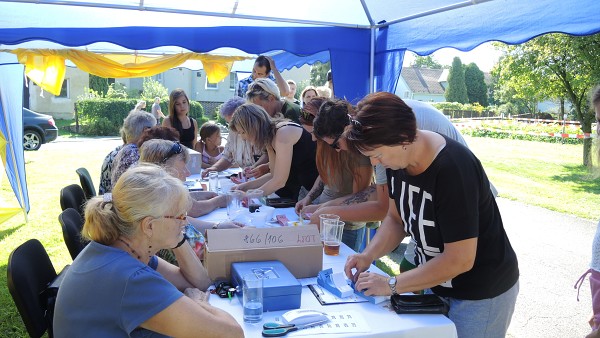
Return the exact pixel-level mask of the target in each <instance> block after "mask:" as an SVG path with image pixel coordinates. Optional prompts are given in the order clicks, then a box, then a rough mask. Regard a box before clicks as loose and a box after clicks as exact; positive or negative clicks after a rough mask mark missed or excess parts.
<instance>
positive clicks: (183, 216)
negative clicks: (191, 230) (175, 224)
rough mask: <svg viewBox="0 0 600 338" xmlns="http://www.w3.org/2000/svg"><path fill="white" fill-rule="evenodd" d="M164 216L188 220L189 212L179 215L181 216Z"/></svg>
mask: <svg viewBox="0 0 600 338" xmlns="http://www.w3.org/2000/svg"><path fill="white" fill-rule="evenodd" d="M162 218H168V219H178V220H180V221H186V220H187V213H185V214H183V215H179V216H162Z"/></svg>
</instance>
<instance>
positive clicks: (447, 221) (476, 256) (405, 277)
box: [345, 92, 519, 337]
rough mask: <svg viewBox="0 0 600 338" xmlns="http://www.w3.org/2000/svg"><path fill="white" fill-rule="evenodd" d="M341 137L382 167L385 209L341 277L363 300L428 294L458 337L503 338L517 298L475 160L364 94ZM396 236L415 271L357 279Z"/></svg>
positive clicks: (387, 98)
mask: <svg viewBox="0 0 600 338" xmlns="http://www.w3.org/2000/svg"><path fill="white" fill-rule="evenodd" d="M345 135H346V136H347V137H346V139H347V141H348V142H349V143H350V145H351V146H352V147H354V148H355V149H357V150H358V151H360V152H361V153H362V154H363V155H365V156H368V157H369V158H370V159H371V163H372V164H373V165H376V164H381V165H383V166H384V167H385V168H387V171H386V174H387V180H388V184H387V185H388V187H389V208H388V211H387V215H386V216H385V218H384V220H383V222H382V224H381V227H380V228H379V230H378V231H377V235H376V236H375V237H374V238H373V239H372V240H371V242H370V243H369V244H368V245H367V247H366V249H365V250H364V251H363V252H362V253H360V254H357V255H353V256H350V257H348V260H347V262H346V266H345V272H346V275H347V276H348V278H351V279H352V280H353V281H355V282H356V289H357V290H365V294H367V295H390V294H397V293H399V294H401V293H405V292H411V291H416V290H423V289H431V292H433V293H435V294H437V295H439V296H441V297H444V298H445V299H446V300H447V301H448V304H449V305H450V311H449V314H448V317H449V318H450V320H452V321H453V322H454V324H455V325H456V330H457V333H458V336H459V337H504V336H505V335H506V331H507V329H508V326H509V324H510V320H511V318H512V314H513V312H514V309H515V302H516V299H517V294H518V292H519V267H518V262H517V256H516V254H515V251H514V250H513V248H512V246H511V244H510V241H509V240H508V237H507V234H506V231H505V230H504V226H503V224H502V217H501V216H500V212H499V210H498V206H497V204H496V200H495V198H494V196H493V194H492V191H491V189H490V182H489V180H488V178H487V175H486V173H485V171H484V170H483V167H482V166H481V163H480V162H479V160H478V159H477V158H476V157H475V155H473V153H472V152H471V151H469V149H468V148H467V147H465V146H463V145H462V144H460V143H458V142H456V141H454V140H452V139H451V138H449V137H446V136H444V135H441V134H438V133H434V132H430V131H427V130H421V129H418V128H417V121H416V118H415V114H414V113H413V111H412V109H411V108H410V107H409V106H408V105H407V104H406V103H405V102H404V101H402V100H401V99H400V98H399V97H398V96H396V95H394V94H391V93H384V92H381V93H374V94H370V95H367V96H366V97H365V98H364V99H363V100H362V101H361V102H359V104H358V112H357V114H356V117H355V119H353V121H352V123H351V127H349V128H348V129H347V130H346V132H345ZM405 236H411V237H412V238H413V239H414V240H415V241H416V244H417V248H416V250H415V253H416V257H415V258H416V263H417V267H416V268H415V269H413V270H410V271H407V272H403V273H401V274H400V275H398V276H392V277H389V276H382V275H379V274H377V273H370V272H368V271H366V270H367V269H368V267H369V266H370V265H371V263H372V262H373V261H374V260H376V259H378V258H380V257H382V256H383V255H385V254H387V253H389V252H390V251H392V250H394V249H395V248H396V247H397V246H398V244H400V242H401V241H402V240H403V239H404V237H405Z"/></svg>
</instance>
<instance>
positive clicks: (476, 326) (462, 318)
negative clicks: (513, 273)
mask: <svg viewBox="0 0 600 338" xmlns="http://www.w3.org/2000/svg"><path fill="white" fill-rule="evenodd" d="M518 294H519V281H518V280H517V282H516V283H515V285H513V286H512V287H511V288H510V289H508V291H506V292H504V293H503V294H501V295H499V296H496V297H494V298H488V299H481V300H463V299H456V298H451V297H444V298H445V299H446V300H447V301H448V303H449V304H450V312H449V313H448V317H450V320H452V322H453V323H454V325H455V326H456V332H457V333H458V337H459V338H463V337H464V338H478V337H481V338H484V337H486V338H496V337H504V336H506V331H507V330H508V326H509V325H510V320H511V318H512V315H513V312H514V311H515V303H516V301H517V295H518Z"/></svg>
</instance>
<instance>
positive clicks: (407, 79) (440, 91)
mask: <svg viewBox="0 0 600 338" xmlns="http://www.w3.org/2000/svg"><path fill="white" fill-rule="evenodd" d="M447 78H448V70H447V69H431V68H416V67H403V68H402V72H401V73H400V79H398V86H397V87H396V95H398V96H400V98H403V99H413V100H418V101H426V102H444V101H446V98H445V97H444V92H445V90H446V86H447V84H448V82H447Z"/></svg>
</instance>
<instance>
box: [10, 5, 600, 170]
mask: <svg viewBox="0 0 600 338" xmlns="http://www.w3.org/2000/svg"><path fill="white" fill-rule="evenodd" d="M166 3H167V2H165V1H163V0H137V1H136V0H105V1H94V0H90V1H89V2H85V1H74V0H60V1H57V0H14V1H11V0H8V1H3V2H1V3H0V11H1V12H2V13H5V15H3V16H2V17H0V51H2V50H9V49H14V48H48V47H47V45H48V44H49V43H50V44H51V45H52V46H54V47H53V48H66V47H78V48H85V49H87V50H90V51H94V50H99V49H104V48H106V43H109V46H110V47H109V48H110V49H113V50H119V51H121V52H125V53H134V52H137V53H144V52H148V53H150V52H152V50H153V49H155V48H158V47H160V48H162V52H163V53H165V50H167V51H166V52H167V53H179V52H181V51H182V50H184V49H185V50H189V51H194V52H199V53H200V52H210V51H213V50H215V49H217V48H221V47H233V48H237V49H239V50H242V51H244V52H247V53H252V54H261V53H266V52H273V51H281V50H283V51H285V53H281V54H277V55H276V56H275V59H276V62H277V64H278V66H279V67H280V68H290V67H292V66H294V65H300V64H303V63H313V62H315V61H317V60H318V61H326V60H330V61H331V67H332V71H333V73H334V74H335V76H334V82H335V90H336V95H337V96H340V97H346V98H347V99H349V100H352V101H356V100H357V99H360V98H361V97H363V96H364V95H365V94H367V93H369V92H371V91H374V90H375V91H380V90H384V91H390V92H394V91H395V87H396V84H397V81H398V77H399V75H400V70H401V67H402V60H403V58H404V53H405V52H406V51H407V50H408V51H412V52H415V53H417V54H420V55H427V54H430V53H432V52H434V51H436V50H438V49H440V48H444V47H454V48H457V49H460V50H463V51H467V50H470V49H472V48H474V47H476V46H478V45H479V44H481V43H484V42H487V41H494V40H496V41H503V42H506V43H511V44H516V43H521V42H524V41H527V40H528V39H531V38H533V37H535V36H537V35H540V34H544V33H548V32H563V33H568V34H573V35H586V34H593V33H597V32H599V31H600V20H598V18H597V13H600V2H599V1H597V0H573V1H564V0H537V1H522V0H427V1H416V0H328V1H319V0H305V1H302V2H297V1H292V0H220V1H213V0H194V1H188V0H170V1H169V2H168V4H166ZM102 43H105V44H104V45H102ZM100 45H102V47H100ZM40 46H43V47H40ZM0 53H1V52H0ZM10 85H11V84H5V86H10ZM12 85H13V86H17V85H19V86H20V84H12ZM5 90H6V89H4V88H3V87H0V95H6V94H5ZM9 108H10V109H11V111H10V112H9V116H10V117H11V118H19V117H20V108H18V107H9ZM3 109H4V111H5V114H6V112H7V111H8V110H7V109H8V108H7V107H5V106H4V107H3ZM8 146H9V147H14V149H16V150H19V149H20V146H21V145H20V142H15V143H10V144H9V145H8ZM9 176H10V175H9Z"/></svg>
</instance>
